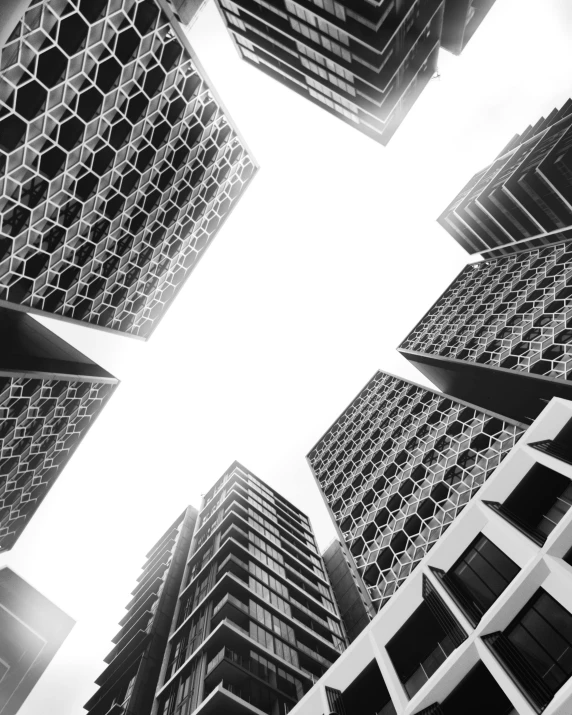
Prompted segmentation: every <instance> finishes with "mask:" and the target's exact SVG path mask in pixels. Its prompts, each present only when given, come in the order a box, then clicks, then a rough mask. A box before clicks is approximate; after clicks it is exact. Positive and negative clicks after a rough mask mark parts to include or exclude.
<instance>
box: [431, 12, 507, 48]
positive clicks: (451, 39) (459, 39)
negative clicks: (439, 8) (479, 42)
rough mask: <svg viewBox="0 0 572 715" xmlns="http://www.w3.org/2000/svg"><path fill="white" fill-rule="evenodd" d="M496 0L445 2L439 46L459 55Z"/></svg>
mask: <svg viewBox="0 0 572 715" xmlns="http://www.w3.org/2000/svg"><path fill="white" fill-rule="evenodd" d="M495 1H496V0H446V2H445V14H444V16H443V34H442V35H441V45H442V47H444V48H445V49H446V50H449V52H453V54H455V55H459V54H460V53H461V52H462V51H463V50H464V49H465V46H466V45H467V42H468V41H469V40H470V39H471V37H472V36H473V35H474V34H475V32H476V31H477V29H478V27H479V25H480V24H481V22H482V21H483V20H484V19H485V17H486V16H487V14H488V12H489V10H490V9H491V8H492V6H493V5H494V4H495Z"/></svg>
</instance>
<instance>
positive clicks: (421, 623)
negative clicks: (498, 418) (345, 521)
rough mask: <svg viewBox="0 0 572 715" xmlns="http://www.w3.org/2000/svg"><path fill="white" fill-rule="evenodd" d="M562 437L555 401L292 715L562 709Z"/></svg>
mask: <svg viewBox="0 0 572 715" xmlns="http://www.w3.org/2000/svg"><path fill="white" fill-rule="evenodd" d="M485 419H486V418H485ZM571 436H572V402H569V401H566V400H562V399H560V398H554V399H553V400H552V401H551V402H550V404H549V405H548V406H547V407H546V408H545V409H544V410H543V412H542V413H541V414H540V415H539V416H538V417H537V418H536V420H535V421H534V423H533V424H532V425H531V426H530V427H529V428H528V430H527V431H526V432H525V433H524V434H523V435H522V436H521V438H520V439H519V441H518V443H517V444H516V445H515V446H514V447H513V448H512V449H510V450H509V451H508V453H506V455H505V456H504V459H503V460H502V463H501V464H500V465H499V466H498V467H497V468H496V469H495V470H494V472H493V474H492V475H491V476H490V477H489V478H488V480H487V481H486V483H485V484H484V485H483V487H482V488H481V489H480V490H479V491H478V493H477V494H476V495H475V496H474V497H473V498H472V499H471V500H470V502H469V503H468V504H467V507H466V508H465V509H464V511H463V512H462V514H460V515H458V516H457V517H456V518H455V519H454V521H453V522H452V524H451V526H450V528H449V529H448V530H447V532H446V533H444V534H442V535H441V536H440V538H439V540H438V541H437V543H436V544H435V546H434V548H433V549H431V551H428V552H427V553H426V554H425V556H424V557H423V560H422V563H421V565H420V566H419V568H417V569H415V570H414V571H413V572H412V573H411V574H410V575H409V577H408V578H407V580H406V582H405V583H404V584H403V586H402V587H401V588H400V589H399V591H397V593H396V594H394V596H393V597H392V598H391V599H390V600H389V602H388V604H387V605H386V606H385V607H384V608H383V609H382V610H381V611H380V612H379V613H378V614H377V615H376V616H375V618H374V619H373V620H372V622H371V623H370V624H369V625H368V626H367V628H366V629H365V630H364V631H363V632H362V633H361V635H360V636H359V637H358V638H357V639H356V640H355V641H354V642H353V643H352V644H351V645H350V646H349V648H348V649H347V650H346V651H345V652H344V653H343V654H342V655H341V657H340V658H339V659H338V660H337V661H336V662H335V663H334V664H333V665H332V667H331V668H330V669H329V670H328V672H327V673H326V674H325V675H324V676H323V677H322V678H321V679H320V681H319V682H318V683H317V685H316V686H315V687H314V688H313V689H312V691H310V693H308V695H307V696H306V697H305V698H304V700H303V701H302V702H300V703H299V704H298V705H297V706H296V707H295V708H294V709H293V710H292V712H291V715H316V714H317V713H329V714H330V715H357V714H358V713H359V715H461V713H462V715H485V713H486V715H536V714H537V713H540V712H542V713H543V715H567V714H568V713H570V712H572V678H571V676H572V661H571V659H570V652H571V650H572V509H571V507H572V481H571V480H572V448H571ZM405 524H406V525H407V521H406V522H405Z"/></svg>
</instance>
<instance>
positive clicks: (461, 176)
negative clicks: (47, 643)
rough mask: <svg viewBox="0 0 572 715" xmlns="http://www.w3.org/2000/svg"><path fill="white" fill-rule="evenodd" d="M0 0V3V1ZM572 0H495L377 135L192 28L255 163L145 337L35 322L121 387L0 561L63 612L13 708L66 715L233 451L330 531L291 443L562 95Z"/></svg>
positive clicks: (314, 432) (446, 261)
mask: <svg viewBox="0 0 572 715" xmlns="http://www.w3.org/2000/svg"><path fill="white" fill-rule="evenodd" d="M0 1H1V0H0ZM571 37H572V3H571V2H570V0H497V3H496V5H495V7H494V8H493V10H492V11H491V12H490V14H489V16H488V18H487V20H486V21H485V22H484V23H483V25H482V26H481V28H480V29H479V30H478V32H477V34H476V35H475V36H474V37H473V39H472V40H471V42H470V43H469V45H468V47H467V49H466V50H465V52H464V53H463V56H462V57H460V58H457V57H453V56H451V55H448V54H447V53H446V52H442V53H441V57H440V61H439V63H440V78H437V79H434V80H433V81H431V82H430V84H429V86H428V88H427V89H426V90H425V91H424V93H423V94H422V96H421V98H420V99H419V101H418V102H417V103H416V104H415V106H414V107H413V109H412V110H411V112H410V114H409V116H408V117H407V119H406V120H405V122H404V123H403V124H402V126H401V128H400V129H399V130H398V131H397V133H396V134H395V136H394V137H393V139H392V140H391V143H390V145H389V147H387V148H383V147H381V146H378V145H377V144H375V143H374V142H373V141H372V140H371V139H368V138H367V137H365V136H363V135H361V134H360V133H359V132H358V131H356V130H355V129H353V128H351V127H349V126H347V125H346V124H344V123H343V122H341V121H339V120H337V119H336V118H334V117H332V116H331V115H329V114H327V113H326V112H324V111H322V110H320V109H319V108H318V107H316V106H314V105H313V104H310V103H309V102H306V101H304V100H303V99H302V98H301V97H299V96H298V95H296V94H294V93H292V92H290V91H289V90H288V89H286V88H284V87H282V86H281V85H279V84H278V83H275V82H274V81H272V80H271V79H270V78H268V77H266V76H265V75H263V74H262V73H259V72H258V71H257V70H255V69H254V68H251V67H250V66H248V65H246V64H245V63H242V62H240V60H239V59H238V57H237V56H236V53H235V50H234V47H233V46H232V43H231V42H230V40H229V38H228V36H227V34H226V31H225V29H224V27H223V24H222V21H221V20H220V18H219V16H218V14H217V11H216V9H215V8H214V6H213V5H212V2H211V3H209V5H208V6H207V8H206V9H205V11H204V12H203V14H202V15H201V17H200V19H199V20H198V22H197V23H196V25H195V26H194V28H193V30H192V31H191V34H190V39H191V43H192V44H193V46H194V48H195V50H196V52H197V54H198V56H199V57H200V59H201V60H202V62H203V64H204V66H205V68H206V70H207V72H208V73H209V75H210V77H211V80H212V84H213V85H214V86H215V87H216V88H217V90H218V92H219V93H220V95H221V96H222V98H223V100H224V101H225V103H226V105H227V107H228V109H229V111H230V112H231V114H232V115H233V117H234V119H235V121H236V123H237V125H238V126H239V127H240V129H241V131H242V133H243V135H244V137H245V139H246V141H247V142H248V144H249V145H250V147H251V149H252V151H253V153H254V155H255V157H256V159H257V160H258V162H259V163H260V165H261V169H260V171H259V173H258V175H257V176H256V178H255V179H254V181H253V183H252V184H251V186H250V188H249V189H248V190H247V192H246V193H245V194H244V196H243V198H242V199H241V201H240V203H239V204H238V206H237V208H236V209H235V211H234V213H233V215H232V216H231V217H230V219H229V221H228V222H227V223H226V224H225V226H224V227H223V229H222V231H221V232H220V234H219V235H218V236H217V238H216V239H215V241H214V243H213V244H212V246H211V247H210V248H209V250H208V252H207V254H206V255H205V257H204V258H203V259H202V261H201V262H200V263H199V265H198V267H197V269H196V270H195V272H194V273H193V275H192V276H191V278H190V279H189V281H188V283H187V285H186V286H185V288H184V289H183V290H182V291H181V293H180V295H179V297H178V298H177V300H176V302H175V303H174V305H173V306H172V307H171V308H170V310H169V312H168V314H167V315H166V316H165V318H164V319H163V321H162V323H161V325H160V326H159V327H158V329H157V330H156V331H155V333H154V335H153V337H152V338H151V340H150V341H149V342H148V343H143V342H140V341H137V340H133V339H130V338H127V337H120V336H117V337H116V336H114V335H107V334H105V333H100V332H97V331H92V330H89V329H88V328H83V327H77V326H74V325H67V324H63V323H59V322H55V321H50V320H47V319H46V320H43V321H42V322H44V323H45V324H46V325H48V326H50V327H51V328H52V329H53V330H55V332H57V333H58V334H59V335H61V336H62V337H64V338H65V339H66V340H68V341H69V342H71V343H72V344H73V345H74V346H76V347H77V348H79V349H80V350H82V351H83V352H85V353H86V354H88V355H89V356H90V357H92V358H93V359H95V360H97V361H98V362H100V363H101V364H102V365H103V366H104V367H105V368H107V369H108V370H109V371H111V372H112V373H114V374H115V375H117V377H119V378H120V379H121V381H122V382H121V385H120V387H119V388H118V390H117V392H116V393H115V396H114V397H113V399H112V400H111V402H110V403H109V404H108V406H107V407H106V408H105V410H104V412H103V413H102V415H101V416H100V418H99V419H98V421H97V423H96V424H95V425H94V427H93V429H92V430H91V432H90V433H89V435H88V436H87V437H86V439H85V440H84V441H83V442H82V444H81V446H80V448H79V450H78V451H77V453H76V455H75V456H74V458H73V459H72V461H71V462H70V464H69V465H68V467H67V468H66V470H65V471H64V472H63V474H62V476H60V477H59V479H58V481H57V482H56V484H55V486H54V487H53V489H52V490H51V492H50V494H49V495H48V497H47V498H46V499H45V501H44V503H43V505H42V506H41V507H40V509H39V510H38V512H37V514H36V515H35V516H34V519H33V520H32V521H31V523H30V525H29V526H28V528H27V529H26V531H25V532H24V535H23V536H22V537H21V538H20V540H19V542H18V544H17V546H16V547H15V548H14V549H13V550H12V552H11V553H9V554H7V555H4V556H3V558H2V559H1V561H0V565H1V564H2V563H7V564H9V565H10V566H11V567H12V568H14V569H15V570H17V571H18V572H19V573H20V574H21V575H22V576H23V577H24V578H26V579H27V580H29V581H30V583H31V584H32V585H34V586H35V587H36V588H38V589H39V590H41V591H42V592H43V593H44V594H45V595H46V596H48V597H49V598H50V599H52V600H53V601H54V602H55V603H56V604H57V605H58V606H60V607H61V608H63V609H64V610H65V611H67V612H68V613H69V614H70V615H71V616H72V617H73V618H75V619H76V620H77V625H76V627H75V629H74V631H73V632H72V634H71V635H70V636H69V637H68V639H67V641H66V643H65V644H64V645H63V647H62V648H61V649H60V651H59V653H58V654H57V655H56V657H55V658H54V660H53V661H52V664H51V665H50V666H49V668H48V669H47V671H46V672H45V674H44V676H43V677H42V678H41V680H40V682H39V683H38V685H37V686H36V688H35V690H34V691H33V693H32V695H31V696H30V697H29V698H28V700H27V702H26V703H25V705H24V706H23V707H22V709H21V711H20V715H46V713H48V714H50V715H51V714H52V713H53V714H54V715H78V713H81V712H82V706H83V704H84V702H85V701H86V700H87V699H88V698H89V697H91V695H92V694H93V692H94V691H95V686H94V684H93V681H94V680H95V678H96V677H97V676H98V675H99V673H100V672H101V670H102V669H103V667H104V664H103V662H102V659H103V657H104V656H105V655H106V654H107V653H108V652H109V651H110V650H111V647H112V644H111V638H112V637H113V636H114V634H115V633H116V632H117V630H118V625H117V623H118V621H119V620H120V619H121V618H122V616H123V614H124V606H125V604H126V603H127V602H128V601H129V598H130V595H129V594H130V591H131V590H132V588H133V587H134V585H135V579H136V578H137V576H138V574H139V569H140V567H141V565H142V564H143V561H144V556H145V553H146V552H147V551H148V550H149V549H150V547H151V546H152V545H153V543H154V542H155V540H156V539H157V538H158V537H159V536H160V535H161V534H162V532H163V531H164V530H165V529H166V528H167V527H168V526H169V525H170V524H171V522H172V521H173V520H174V519H175V518H176V516H177V515H178V514H179V513H180V512H181V511H182V509H183V508H184V507H185V506H186V505H187V504H194V505H197V506H198V505H199V503H200V498H201V494H202V493H203V492H205V491H207V489H208V488H209V487H210V486H211V485H212V483H213V482H214V481H215V480H216V479H217V478H218V477H219V476H220V475H221V474H222V473H223V472H224V470H225V469H226V468H227V467H228V466H229V465H230V463H231V462H232V461H233V460H235V459H237V460H239V461H241V462H242V463H243V464H244V465H245V466H246V467H247V468H248V469H250V470H252V471H253V472H254V473H255V474H256V475H258V476H259V477H260V478H262V479H264V480H266V481H267V482H268V483H269V484H270V485H271V486H273V487H274V488H275V489H277V490H279V491H281V492H282V493H283V494H284V496H285V497H287V498H288V499H290V500H291V501H292V502H294V503H295V504H296V505H297V506H298V507H300V508H301V509H303V510H305V511H306V512H307V513H308V514H309V516H310V518H311V520H312V523H313V526H314V528H315V530H316V533H317V536H318V541H319V543H320V546H321V547H325V546H326V545H327V544H328V543H329V541H330V540H331V538H333V536H334V530H333V527H332V525H331V523H330V521H329V517H328V514H327V512H326V509H325V507H324V505H323V502H322V499H321V497H320V494H319V492H318V489H317V487H316V486H315V484H314V481H313V478H312V476H311V473H310V470H309V468H308V466H307V464H306V461H305V455H306V454H307V452H308V451H309V449H310V448H311V447H312V446H313V444H314V443H315V442H316V441H317V440H318V439H319V437H320V436H321V435H322V434H323V432H324V431H325V430H326V428H327V427H328V426H329V425H330V424H331V423H332V421H333V420H334V419H335V418H336V417H337V415H338V414H339V413H340V412H341V411H342V410H343V409H344V408H345V406H346V405H347V404H348V403H349V402H350V401H351V399H352V398H353V397H354V396H355V394H356V393H357V392H358V391H359V389H360V388H361V387H362V386H363V385H364V384H365V383H366V382H367V381H368V380H369V378H370V377H371V376H372V375H373V373H374V372H375V371H376V370H377V369H378V368H381V369H385V370H388V371H390V372H394V373H398V374H401V375H403V376H404V377H407V378H410V379H413V380H417V381H419V382H422V381H423V380H422V378H421V376H420V375H419V373H417V371H416V370H415V369H414V368H412V367H410V366H409V365H408V364H407V363H406V361H405V360H404V359H402V358H400V357H399V356H398V354H397V353H396V351H395V347H396V346H397V345H398V344H399V342H400V341H401V340H402V339H403V337H404V336H405V335H406V334H407V333H408V332H409V331H410V330H411V329H412V328H413V326H414V325H415V323H416V322H417V320H419V318H420V317H421V316H422V315H423V314H424V313H425V311H426V310H427V309H428V308H429V306H430V305H431V303H432V302H433V301H434V300H435V299H436V298H437V297H438V296H439V295H440V294H441V293H442V292H443V290H444V289H445V288H446V287H447V286H448V284H449V283H450V281H451V280H452V279H453V278H454V277H455V276H456V275H457V273H458V272H459V271H460V270H461V268H462V267H463V266H464V264H465V263H466V262H467V260H468V256H467V254H466V253H465V252H464V251H463V250H462V249H461V248H460V247H459V246H458V245H457V244H456V243H455V241H454V240H453V239H452V238H451V237H450V236H449V235H448V234H447V233H446V232H445V231H444V230H443V229H442V228H440V226H439V225H438V224H437V223H436V221H435V219H436V217H437V216H438V215H439V213H440V212H441V211H442V210H443V208H444V207H445V206H447V204H448V203H449V201H450V200H451V199H452V198H453V197H454V196H455V194H456V193H457V192H458V191H459V190H460V189H461V188H462V186H463V185H464V183H465V182H466V181H467V179H468V178H469V177H470V176H472V175H473V174H474V173H475V172H476V171H477V170H479V169H481V168H482V167H483V166H484V165H486V164H488V163H489V162H490V161H491V160H492V159H493V158H494V157H495V156H496V154H497V153H498V152H499V151H500V150H501V149H502V148H503V147H504V146H505V145H506V144H507V142H508V141H509V139H510V138H511V137H512V136H513V135H514V134H515V133H516V132H520V131H522V130H524V129H525V128H526V126H527V125H528V124H530V123H535V122H536V121H537V120H538V118H539V117H540V116H541V115H543V114H547V113H548V112H550V111H551V110H552V109H553V108H554V107H555V106H560V105H561V104H562V103H563V102H564V101H565V100H566V99H568V98H569V97H570V96H571V95H572V79H571V77H570V67H571V66H572V42H571V41H570V39H571Z"/></svg>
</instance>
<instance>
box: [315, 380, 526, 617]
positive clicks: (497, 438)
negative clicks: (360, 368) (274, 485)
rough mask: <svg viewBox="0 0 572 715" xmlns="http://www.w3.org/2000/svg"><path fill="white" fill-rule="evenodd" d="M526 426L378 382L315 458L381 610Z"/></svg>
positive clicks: (413, 388) (396, 383) (408, 386)
mask: <svg viewBox="0 0 572 715" xmlns="http://www.w3.org/2000/svg"><path fill="white" fill-rule="evenodd" d="M523 431H524V426H523V425H521V424H519V423H517V422H513V421H512V420H508V419H505V418H501V417H499V416H498V415H494V414H491V413H488V412H485V411H483V410H481V409H478V408H476V407H474V406H473V405H469V404H468V403H464V402H460V401H458V400H455V399H453V398H451V397H449V396H448V395H444V394H441V393H438V392H434V391H433V390H428V389H426V388H424V387H421V386H419V385H416V384H415V383H411V382H408V381H406V380H402V379H400V378H397V377H394V376H392V375H389V374H387V373H383V372H381V371H380V372H378V373H376V375H374V377H373V378H372V379H371V380H370V382H369V383H368V384H367V385H366V386H365V388H364V389H363V390H362V391H361V392H360V393H359V395H358V396H357V397H356V398H355V399H354V400H353V402H352V403H351V405H350V406H349V407H348V408H347V409H346V410H345V411H344V412H343V414H342V415H341V417H340V418H338V419H337V420H336V422H335V423H334V424H333V425H332V427H331V428H330V429H329V430H328V431H327V432H326V434H325V435H324V436H323V437H322V438H321V439H320V441H319V442H318V443H317V444H316V445H315V447H313V449H312V450H311V451H310V453H309V455H308V461H309V463H310V466H311V468H312V471H313V473H314V476H315V478H316V480H317V483H318V486H319V488H320V490H321V491H322V493H323V496H324V498H325V500H326V503H327V506H328V508H329V510H330V512H331V514H332V516H333V519H334V521H335V523H336V526H337V527H338V531H339V533H340V535H341V537H342V539H343V540H344V542H345V543H346V545H347V547H348V549H349V550H350V552H351V553H352V556H353V559H354V561H355V565H356V567H357V570H358V573H359V575H360V576H361V578H362V580H363V582H364V585H365V588H366V590H367V593H368V596H369V598H370V599H371V602H372V604H373V606H374V608H376V609H379V608H381V607H382V606H383V605H384V604H385V603H386V602H387V600H388V599H389V598H390V597H391V596H392V594H393V593H394V592H395V591H396V590H397V589H398V588H399V586H400V585H401V584H402V583H403V581H404V580H405V579H406V578H407V577H408V576H409V574H410V573H411V572H412V571H413V569H414V568H415V567H416V565H417V564H418V563H419V562H420V561H421V559H422V558H423V557H424V556H425V554H426V553H427V551H429V549H431V548H432V546H433V545H434V544H435V543H436V542H437V541H438V539H439V538H440V537H441V535H442V534H443V532H444V531H445V530H446V529H447V528H448V527H449V525H450V524H451V523H452V521H453V520H454V519H455V518H456V516H457V515H458V514H459V513H460V512H461V510H462V509H463V508H464V507H465V506H466V505H467V504H468V503H469V501H470V500H471V498H472V497H473V496H474V495H475V493H476V492H477V491H478V489H479V488H480V487H481V486H482V485H483V484H484V482H485V481H486V480H487V479H488V477H489V476H490V475H491V474H492V472H493V471H494V470H495V469H496V467H497V466H498V465H499V464H500V462H501V460H502V459H503V457H504V456H505V455H506V454H507V452H508V451H509V450H510V449H511V448H512V447H513V446H514V444H515V443H516V442H517V440H518V439H519V437H520V436H521V435H522V433H523Z"/></svg>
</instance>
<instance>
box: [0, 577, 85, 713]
mask: <svg viewBox="0 0 572 715" xmlns="http://www.w3.org/2000/svg"><path fill="white" fill-rule="evenodd" d="M74 623H75V621H74V620H73V618H70V617H69V616H68V615H67V614H66V613H64V612H63V611H62V610H61V609H59V608H58V607H57V606H55V605H54V604H53V603H52V602H51V601H50V600H48V599H47V598H46V597H45V596H42V594H41V593H40V592H39V591H36V589H35V588H33V586H30V584H29V583H28V582H27V581H25V580H24V579H23V578H21V577H20V576H18V574H17V573H15V572H14V571H12V569H10V568H7V567H4V568H1V569H0V715H16V713H17V712H18V710H19V709H20V707H21V705H22V703H23V702H24V700H25V699H26V698H27V697H28V695H29V694H30V692H31V690H32V688H33V687H34V685H35V684H36V683H37V682H38V680H39V678H40V676H41V675H42V673H43V672H44V670H45V669H46V668H47V666H48V665H49V663H50V661H51V660H52V658H53V657H54V655H55V654H56V653H57V651H58V650H59V648H60V646H61V645H62V643H63V642H64V640H65V639H66V637H67V636H68V634H69V632H70V631H71V629H72V628H73V626H74Z"/></svg>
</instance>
